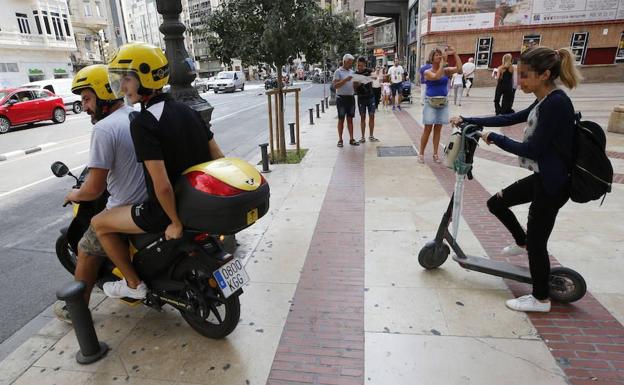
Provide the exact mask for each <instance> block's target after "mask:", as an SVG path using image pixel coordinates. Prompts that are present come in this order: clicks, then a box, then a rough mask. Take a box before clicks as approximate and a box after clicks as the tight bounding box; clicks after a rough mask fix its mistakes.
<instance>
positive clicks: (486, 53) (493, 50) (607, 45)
mask: <svg viewBox="0 0 624 385" xmlns="http://www.w3.org/2000/svg"><path fill="white" fill-rule="evenodd" d="M564 3H565V4H564ZM417 14H418V15H419V16H418V17H417V18H416V20H417V21H416V24H417V25H419V27H418V29H419V30H418V31H417V32H418V33H419V37H420V39H419V43H418V44H417V45H419V46H416V47H411V48H410V50H411V52H418V51H420V57H419V60H418V63H424V61H425V60H426V57H427V56H428V54H429V53H430V52H431V50H432V49H433V48H443V47H446V46H447V45H452V46H454V47H455V48H456V49H457V51H458V52H459V54H460V56H461V58H462V60H463V61H465V60H467V59H468V58H470V57H473V58H474V60H475V63H476V64H477V67H478V68H480V69H481V71H483V72H487V71H488V70H490V71H491V70H492V69H493V68H495V67H497V66H499V65H500V64H501V61H502V57H503V55H505V54H506V53H510V54H512V56H513V57H514V58H517V57H519V56H520V54H521V53H522V51H524V50H525V49H527V48H529V47H533V46H540V45H541V46H547V47H552V48H560V47H570V48H571V50H572V51H573V53H574V55H575V57H576V62H577V64H578V65H579V68H580V70H581V72H582V74H583V75H584V77H585V79H586V81H624V64H622V63H623V62H624V50H623V49H622V48H624V1H622V0H618V1H602V2H598V1H587V0H570V1H566V2H560V1H553V2H545V1H541V0H498V1H494V0H469V1H463V2H460V1H457V2H456V1H452V0H430V1H426V0H421V1H420V4H419V10H418V12H417ZM479 79H480V80H479ZM477 80H478V81H480V82H484V83H486V84H489V83H491V82H492V80H491V77H489V76H480V77H479V76H478V79H477Z"/></svg>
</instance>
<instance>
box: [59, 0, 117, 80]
mask: <svg viewBox="0 0 624 385" xmlns="http://www.w3.org/2000/svg"><path fill="white" fill-rule="evenodd" d="M67 5H68V7H69V13H70V15H71V18H72V26H73V27H74V38H75V40H76V48H77V50H76V51H74V52H72V53H71V61H72V65H73V66H74V70H75V71H79V70H80V69H81V68H84V67H86V66H88V65H91V64H98V63H106V61H107V58H108V53H107V50H106V49H105V44H108V42H107V36H106V34H105V31H106V30H107V28H108V24H109V20H110V18H109V15H108V11H109V7H108V4H107V3H106V2H103V1H101V0H80V1H78V0H68V1H67Z"/></svg>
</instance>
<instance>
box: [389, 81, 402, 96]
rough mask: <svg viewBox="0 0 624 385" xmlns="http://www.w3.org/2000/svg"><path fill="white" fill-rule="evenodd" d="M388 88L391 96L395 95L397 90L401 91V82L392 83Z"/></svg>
mask: <svg viewBox="0 0 624 385" xmlns="http://www.w3.org/2000/svg"><path fill="white" fill-rule="evenodd" d="M390 90H392V96H394V95H396V94H397V92H398V93H399V94H400V93H401V83H392V84H391V85H390Z"/></svg>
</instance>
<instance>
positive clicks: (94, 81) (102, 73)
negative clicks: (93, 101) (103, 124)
mask: <svg viewBox="0 0 624 385" xmlns="http://www.w3.org/2000/svg"><path fill="white" fill-rule="evenodd" d="M87 88H90V89H92V90H93V92H95V95H96V96H97V97H98V99H101V100H117V99H118V98H117V97H115V95H114V94H113V91H112V90H111V87H110V84H109V83H108V70H107V67H106V65H104V64H94V65H90V66H87V67H85V68H83V69H81V70H80V71H78V73H77V74H76V76H74V80H73V81H72V85H71V91H72V92H73V93H74V94H76V95H80V92H81V91H82V90H84V89H87Z"/></svg>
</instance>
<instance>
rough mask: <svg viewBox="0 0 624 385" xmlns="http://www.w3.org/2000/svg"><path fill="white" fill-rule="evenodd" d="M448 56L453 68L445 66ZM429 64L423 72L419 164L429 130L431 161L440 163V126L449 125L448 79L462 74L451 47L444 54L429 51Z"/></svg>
mask: <svg viewBox="0 0 624 385" xmlns="http://www.w3.org/2000/svg"><path fill="white" fill-rule="evenodd" d="M448 55H453V56H455V66H454V67H448V66H447V59H448ZM429 62H430V63H431V65H432V67H431V68H430V69H428V70H426V71H425V84H426V85H427V92H426V96H425V106H424V108H423V124H424V125H425V130H424V131H423V134H422V136H421V138H420V155H419V156H418V161H419V162H420V163H424V162H425V147H427V142H429V135H431V130H433V161H434V162H436V163H440V157H439V155H438V150H439V148H440V134H441V132H442V125H444V124H448V123H449V111H448V108H449V107H448V84H449V78H450V77H452V76H453V74H455V73H459V74H461V73H462V62H461V59H460V58H459V55H458V54H457V52H456V51H455V49H454V48H453V47H451V46H448V47H446V49H445V50H444V52H442V51H441V50H439V49H437V48H436V49H434V50H433V51H431V54H429Z"/></svg>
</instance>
